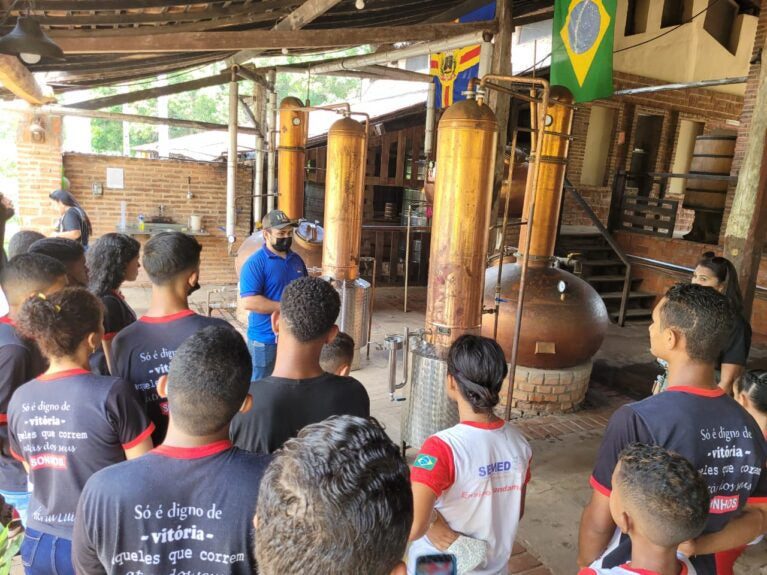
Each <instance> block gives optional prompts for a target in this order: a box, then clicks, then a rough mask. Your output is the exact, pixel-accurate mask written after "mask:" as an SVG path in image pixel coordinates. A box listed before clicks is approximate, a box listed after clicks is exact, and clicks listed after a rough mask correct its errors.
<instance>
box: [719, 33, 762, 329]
mask: <svg viewBox="0 0 767 575" xmlns="http://www.w3.org/2000/svg"><path fill="white" fill-rule="evenodd" d="M752 66H758V67H759V71H758V73H757V75H756V77H754V76H751V77H750V78H749V84H751V83H752V82H757V88H756V101H755V102H754V104H753V110H752V111H751V124H750V126H749V127H748V141H747V144H746V153H745V156H744V158H743V164H742V165H741V166H740V172H739V173H738V174H737V175H738V183H737V187H736V188H735V197H734V198H733V201H732V209H731V211H730V216H729V218H728V219H727V228H726V231H725V236H724V255H725V257H727V258H728V259H729V260H731V261H732V263H733V264H735V268H736V269H737V270H738V280H739V281H740V289H741V292H742V293H743V309H744V312H745V315H746V317H749V316H750V315H751V306H752V304H753V302H754V292H755V291H756V277H757V274H758V272H759V263H760V261H761V258H762V246H763V244H764V238H765V232H766V231H767V206H766V205H765V202H767V191H765V188H766V187H767V146H765V138H767V45H765V46H764V47H762V54H761V59H760V60H759V61H758V62H757V63H755V64H752ZM752 69H753V68H752ZM748 88H749V86H748V85H747V86H746V93H748ZM744 113H746V110H744Z"/></svg>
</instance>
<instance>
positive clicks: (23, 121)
mask: <svg viewBox="0 0 767 575" xmlns="http://www.w3.org/2000/svg"><path fill="white" fill-rule="evenodd" d="M34 118H35V117H34V115H33V114H23V115H21V114H20V115H19V121H18V124H17V132H16V160H17V163H18V170H17V173H18V182H19V205H18V206H17V210H16V213H17V215H18V216H19V218H20V220H21V227H22V228H29V229H38V230H40V231H41V232H42V233H50V231H51V230H52V226H53V222H54V218H55V214H54V213H53V212H52V211H51V208H50V201H49V200H48V194H49V193H51V192H52V191H53V190H55V189H57V188H60V187H61V142H62V132H61V128H62V122H61V117H60V116H47V115H39V116H38V117H37V119H38V121H39V123H40V124H41V125H42V126H43V128H44V129H45V136H44V138H43V140H42V141H35V140H34V139H33V138H32V132H30V130H29V125H30V124H31V123H32V121H33V120H34Z"/></svg>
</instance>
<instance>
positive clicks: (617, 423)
mask: <svg viewBox="0 0 767 575" xmlns="http://www.w3.org/2000/svg"><path fill="white" fill-rule="evenodd" d="M632 443H644V444H648V445H661V446H663V447H665V448H666V449H668V450H670V451H673V452H675V453H678V454H680V455H682V456H683V457H685V458H687V460H688V461H690V462H691V463H692V464H693V465H694V466H695V468H696V469H697V470H698V471H699V472H700V473H701V475H702V476H703V478H704V479H705V481H706V483H707V484H708V489H709V494H710V496H711V506H710V510H709V517H708V520H707V522H706V528H705V529H704V531H703V532H704V533H716V532H717V531H720V530H721V529H722V528H723V527H724V526H725V525H726V524H727V523H728V522H729V521H730V520H731V519H733V518H735V517H737V516H738V515H739V513H740V512H741V511H742V509H743V507H744V506H745V505H746V503H747V502H751V503H767V469H765V464H767V444H765V440H764V436H763V435H762V432H761V430H760V429H759V426H758V425H757V423H756V422H755V421H754V419H753V418H752V417H751V416H750V415H749V414H748V413H747V412H746V411H745V410H744V409H743V408H742V407H741V406H740V405H738V403H737V402H736V401H735V400H734V399H732V398H731V397H729V396H727V395H726V394H725V393H724V391H722V390H720V389H716V390H701V389H696V388H689V387H671V388H669V389H667V390H666V391H664V392H662V393H660V394H658V395H653V396H652V397H648V398H647V399H644V400H642V401H639V402H637V403H632V404H629V405H625V406H623V407H621V408H620V409H618V410H617V411H616V412H615V413H614V414H613V416H612V417H611V418H610V423H609V424H608V426H607V430H606V431H605V435H604V438H603V440H602V445H601V447H600V448H599V454H598V456H597V463H596V466H595V467H594V473H593V475H592V477H591V485H592V487H594V489H596V490H597V491H599V492H601V493H603V494H604V495H608V496H609V494H610V491H611V490H612V474H613V470H614V469H615V466H616V464H617V462H618V459H619V456H620V453H621V451H623V449H624V448H625V447H627V446H628V445H630V444H632ZM630 559H631V540H630V539H629V538H628V537H626V536H620V537H619V536H618V533H616V538H615V539H614V540H613V544H612V546H611V547H609V551H608V553H606V554H605V555H604V556H603V561H602V563H601V567H604V568H611V567H615V566H616V565H622V564H623V563H626V562H627V561H629V560H630ZM692 563H693V565H694V566H695V568H696V569H697V572H698V574H699V575H715V573H716V566H715V564H714V558H713V556H712V555H698V556H697V557H694V558H693V559H692Z"/></svg>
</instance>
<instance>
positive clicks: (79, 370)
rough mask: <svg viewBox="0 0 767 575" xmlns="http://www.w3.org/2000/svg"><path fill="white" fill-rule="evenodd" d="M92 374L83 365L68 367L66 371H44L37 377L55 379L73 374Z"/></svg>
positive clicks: (46, 379) (42, 379)
mask: <svg viewBox="0 0 767 575" xmlns="http://www.w3.org/2000/svg"><path fill="white" fill-rule="evenodd" d="M85 374H88V375H91V372H90V371H88V370H87V369H83V368H81V367H76V368H74V369H66V370H64V371H56V372H54V373H44V374H42V375H39V376H38V377H37V381H53V380H55V379H64V378H65V377H72V376H73V375H85Z"/></svg>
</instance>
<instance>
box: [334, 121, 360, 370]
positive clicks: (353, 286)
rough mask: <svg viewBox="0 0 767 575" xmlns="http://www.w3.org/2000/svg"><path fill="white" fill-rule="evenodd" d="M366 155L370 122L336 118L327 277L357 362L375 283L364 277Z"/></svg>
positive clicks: (341, 327)
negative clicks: (361, 264) (361, 265)
mask: <svg viewBox="0 0 767 575" xmlns="http://www.w3.org/2000/svg"><path fill="white" fill-rule="evenodd" d="M366 158H367V127H366V124H361V123H360V122H357V121H356V120H353V119H351V118H349V117H348V116H347V117H344V118H342V119H340V120H338V121H336V122H335V123H334V124H333V125H332V126H331V127H330V130H329V131H328V148H327V172H326V176H325V238H324V243H323V249H322V277H324V278H325V279H327V280H328V281H329V282H330V283H331V284H332V285H333V287H334V288H335V289H336V290H337V291H338V292H339V294H340V296H341V312H340V314H339V317H338V320H337V321H336V323H337V324H338V327H339V329H340V330H341V331H343V332H345V333H347V334H349V335H350V336H352V338H354V344H355V360H354V363H353V364H352V368H356V367H359V350H360V349H361V348H362V347H364V346H366V345H367V342H368V322H369V318H370V283H368V282H367V281H365V280H363V279H362V278H360V277H359V261H360V249H361V241H362V208H363V202H364V192H365V169H366Z"/></svg>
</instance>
